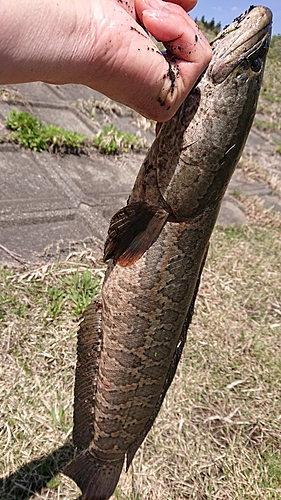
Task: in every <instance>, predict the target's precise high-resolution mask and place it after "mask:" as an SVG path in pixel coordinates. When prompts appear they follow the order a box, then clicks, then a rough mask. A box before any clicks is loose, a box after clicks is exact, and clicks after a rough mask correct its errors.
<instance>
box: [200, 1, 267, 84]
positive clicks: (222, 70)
mask: <svg viewBox="0 0 281 500" xmlns="http://www.w3.org/2000/svg"><path fill="white" fill-rule="evenodd" d="M271 28H272V12H271V10H270V9H268V8H267V7H250V8H249V9H248V10H247V11H246V12H244V14H241V15H240V16H239V17H237V18H236V19H234V21H233V22H232V23H231V24H230V25H228V26H226V27H225V28H224V29H223V30H222V31H221V32H220V33H219V35H218V36H217V37H216V38H215V40H213V42H211V45H212V49H213V59H212V61H211V63H210V65H209V67H208V70H207V72H208V74H209V78H210V79H211V80H212V81H213V83H214V84H220V83H222V82H225V81H226V79H227V78H233V77H234V76H236V77H237V78H239V76H240V75H243V78H244V79H245V80H248V79H253V81H255V82H256V84H257V85H259V86H260V84H261V81H262V76H263V72H264V65H265V60H266V55H267V52H268V49H269V44H270V38H271Z"/></svg>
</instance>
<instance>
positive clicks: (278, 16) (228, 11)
mask: <svg viewBox="0 0 281 500" xmlns="http://www.w3.org/2000/svg"><path fill="white" fill-rule="evenodd" d="M250 5H253V2H251V1H250V0H249V1H247V0H211V1H210V0H198V3H197V5H196V7H194V9H193V10H192V11H191V12H190V15H191V17H193V18H194V17H197V19H201V17H202V16H203V15H204V16H205V20H206V21H211V20H212V18H214V19H215V22H216V23H218V22H220V23H221V26H222V28H223V27H224V26H225V25H226V24H229V23H231V22H232V21H233V19H234V18H235V17H237V16H239V15H240V14H242V12H244V11H245V10H247V9H248V8H249V7H250ZM255 5H265V6H266V7H269V8H270V9H271V10H272V12H273V34H274V35H278V34H281V0H265V1H263V0H262V1H261V2H258V3H255Z"/></svg>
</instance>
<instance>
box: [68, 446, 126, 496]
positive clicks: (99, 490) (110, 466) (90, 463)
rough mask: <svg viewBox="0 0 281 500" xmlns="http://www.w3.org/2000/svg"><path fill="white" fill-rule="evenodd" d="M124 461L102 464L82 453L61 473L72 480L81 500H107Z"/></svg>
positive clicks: (89, 455) (116, 481)
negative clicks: (80, 494)
mask: <svg viewBox="0 0 281 500" xmlns="http://www.w3.org/2000/svg"><path fill="white" fill-rule="evenodd" d="M123 463H124V459H123V460H119V461H118V462H116V461H115V462H102V461H99V460H97V459H95V458H94V457H93V456H92V455H91V454H90V453H89V451H88V450H87V451H84V452H83V453H81V455H79V456H78V457H77V458H75V459H74V460H73V461H72V462H71V463H70V464H69V465H67V466H66V467H65V468H64V470H63V473H64V474H65V475H66V476H68V477H70V478H71V479H73V481H75V483H76V484H77V485H78V486H79V488H80V490H81V491H82V493H83V500H108V499H109V498H110V497H111V495H112V494H113V492H114V490H115V488H116V485H117V483H118V481H119V477H120V474H121V472H122V467H123Z"/></svg>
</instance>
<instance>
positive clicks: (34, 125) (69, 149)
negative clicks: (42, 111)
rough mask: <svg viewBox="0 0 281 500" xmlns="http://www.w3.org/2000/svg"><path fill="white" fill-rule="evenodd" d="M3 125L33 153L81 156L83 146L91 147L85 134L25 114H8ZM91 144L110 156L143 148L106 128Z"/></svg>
mask: <svg viewBox="0 0 281 500" xmlns="http://www.w3.org/2000/svg"><path fill="white" fill-rule="evenodd" d="M5 125H6V127H7V128H8V129H9V130H11V131H12V134H11V140H12V141H14V142H16V143H17V144H19V145H20V146H23V147H24V148H26V149H31V150H33V151H39V152H41V151H45V150H49V151H52V152H63V153H80V152H81V151H83V147H86V146H89V145H90V144H89V141H88V140H87V138H86V136H85V135H82V134H78V133H77V132H70V131H69V130H65V129H62V128H60V127H57V126H55V125H44V124H43V123H41V122H40V121H39V120H38V118H36V117H34V116H31V115H30V114H29V113H27V112H22V111H16V110H13V111H11V112H10V113H9V114H8V116H7V118H6V120H5ZM0 142H1V138H0ZM92 145H93V146H94V147H95V148H97V149H98V150H99V151H100V152H101V153H103V154H107V155H109V154H119V153H122V152H128V151H129V150H132V149H135V150H139V149H141V148H142V147H144V140H143V139H141V138H139V137H137V136H136V135H134V134H126V133H125V132H123V131H122V130H117V129H116V127H114V126H113V125H109V126H106V127H103V128H102V129H101V130H100V131H99V132H98V134H97V135H96V136H95V137H94V138H93V141H92Z"/></svg>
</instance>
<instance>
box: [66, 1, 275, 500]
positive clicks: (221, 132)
mask: <svg viewBox="0 0 281 500" xmlns="http://www.w3.org/2000/svg"><path fill="white" fill-rule="evenodd" d="M271 22H272V14H271V12H270V10H269V9H267V8H265V7H254V8H250V9H249V11H247V12H246V13H245V14H243V15H241V16H240V17H239V18H237V19H236V20H235V21H234V22H233V23H232V24H231V25H229V26H228V27H226V28H225V29H224V30H223V31H222V32H221V33H220V35H219V36H218V37H217V39H216V41H214V43H213V45H212V47H213V57H212V61H211V63H210V65H209V67H208V68H207V70H206V71H205V73H204V75H203V76H202V77H201V79H200V81H199V82H198V84H197V85H196V86H195V88H194V89H193V91H192V92H191V93H190V95H189V96H188V97H187V98H186V100H185V102H184V103H183V104H182V106H181V108H180V109H179V110H178V112H177V113H176V115H175V116H174V117H173V118H172V119H171V120H170V121H169V122H167V123H166V124H164V125H163V126H162V128H161V131H160V133H159V134H158V136H157V138H156V140H155V141H154V143H153V144H152V146H151V148H150V150H149V152H148V154H147V156H146V158H145V160H144V162H143V165H142V167H141V169H140V172H139V174H138V177H137V180H136V183H135V186H134V188H133V191H132V194H131V196H130V199H129V202H128V205H127V207H125V208H124V209H121V210H120V211H119V212H118V213H117V214H116V215H115V216H114V217H113V219H112V221H111V224H110V228H109V233H108V238H107V241H106V245H105V257H106V259H111V261H110V263H109V266H108V269H107V273H106V277H105V281H104V284H103V288H102V297H101V301H100V302H95V303H93V304H91V305H90V306H89V308H88V309H87V310H86V312H85V315H84V321H83V322H82V323H81V326H80V330H79V334H78V360H77V368H76V382H75V406H74V432H73V439H74V444H75V445H76V446H79V447H80V446H83V447H86V446H88V449H87V450H86V451H83V452H82V453H81V454H80V455H79V456H78V457H77V458H75V459H74V460H73V462H71V463H70V464H69V465H68V466H67V467H66V469H65V471H64V472H65V474H67V475H68V476H69V477H71V478H72V479H74V481H75V482H76V483H77V484H78V486H79V487H80V488H81V490H82V493H83V498H84V499H85V500H108V499H109V497H110V496H111V495H112V493H113V491H114V489H115V487H116V485H117V483H118V480H119V476H120V474H121V470H122V467H123V463H124V460H125V457H126V458H127V460H126V466H127V468H128V466H129V465H130V463H131V461H132V459H133V457H134V455H135V453H136V451H137V449H138V448H139V446H140V444H141V443H142V441H143V440H144V438H145V436H146V434H147V433H148V431H149V429H150V428H151V426H152V424H153V422H154V420H155V417H156V415H157V413H158V411H159V409H160V407H161V404H162V401H163V399H164V396H165V394H166V391H167V389H168V387H169V385H170V383H171V381H172V379H173V376H174V373H175V371H176V367H177V364H178V361H179V359H180V356H181V352H182V349H183V346H184V342H185V338H186V332H187V328H188V325H189V323H190V321H191V318H192V313H193V307H194V302H195V298H196V293H197V290H198V286H199V280H200V274H201V271H202V268H203V265H204V260H205V258H206V253H207V248H208V242H209V239H210V236H211V233H212V230H213V227H214V224H215V222H216V219H217V215H218V212H219V209H220V204H221V201H222V198H223V195H224V193H225V190H226V188H227V185H228V182H229V180H230V178H231V175H232V173H233V171H234V169H235V167H236V165H237V162H238V160H239V158H240V156H241V153H242V150H243V148H244V145H245V142H246V139H247V136H248V133H249V131H250V128H251V125H252V121H253V118H254V114H255V110H256V105H257V100H258V95H259V90H260V86H261V81H262V75H263V68H264V64H265V59H266V55H267V51H268V47H269V41H270V32H271Z"/></svg>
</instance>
